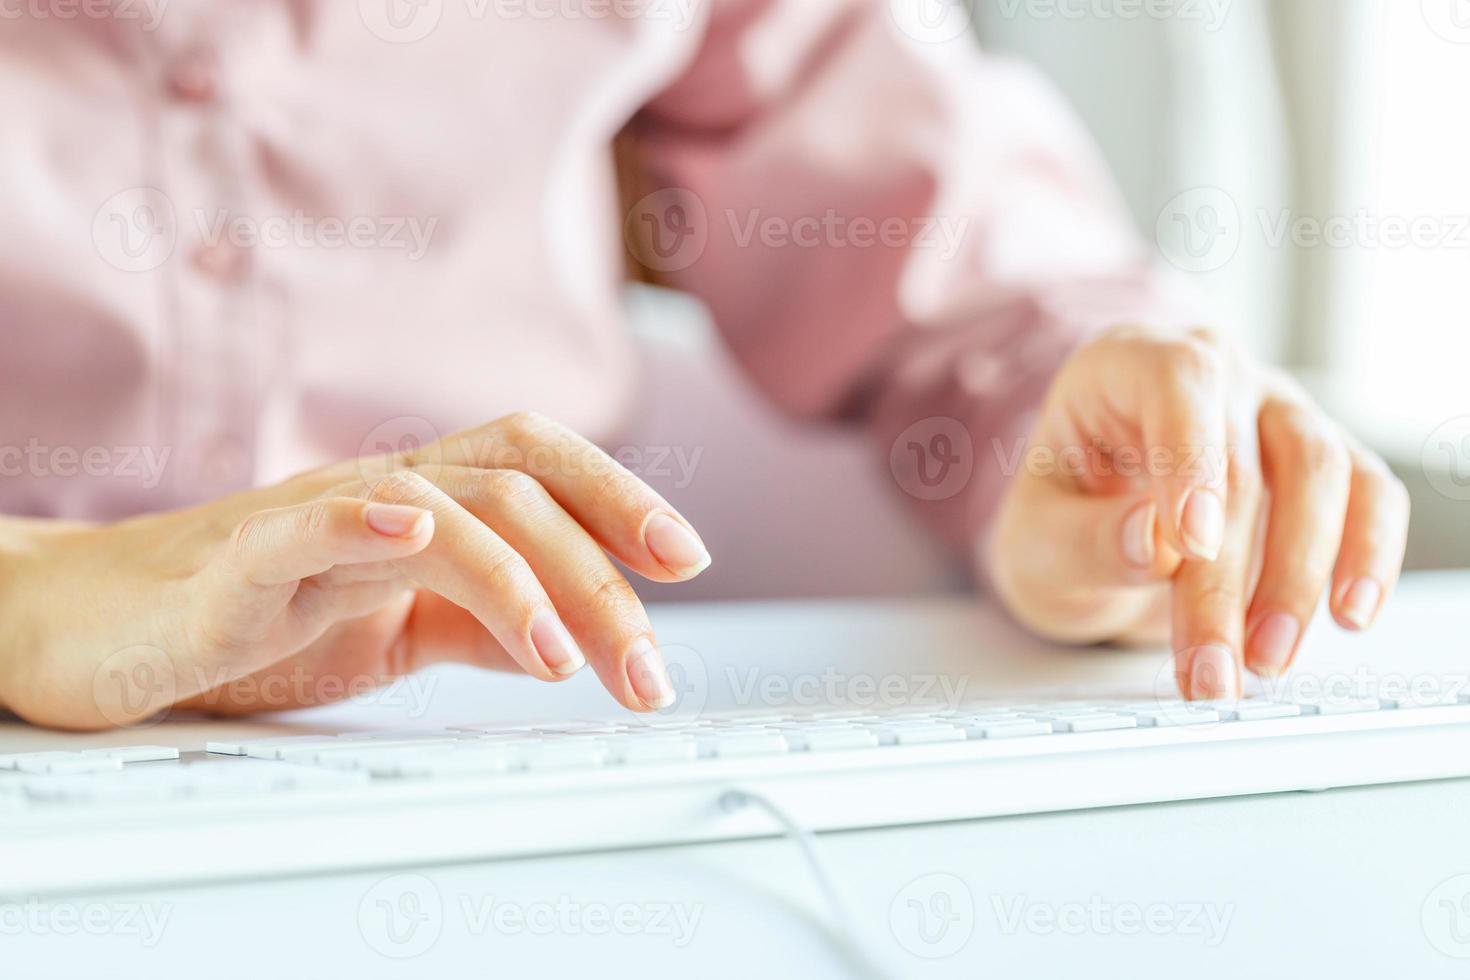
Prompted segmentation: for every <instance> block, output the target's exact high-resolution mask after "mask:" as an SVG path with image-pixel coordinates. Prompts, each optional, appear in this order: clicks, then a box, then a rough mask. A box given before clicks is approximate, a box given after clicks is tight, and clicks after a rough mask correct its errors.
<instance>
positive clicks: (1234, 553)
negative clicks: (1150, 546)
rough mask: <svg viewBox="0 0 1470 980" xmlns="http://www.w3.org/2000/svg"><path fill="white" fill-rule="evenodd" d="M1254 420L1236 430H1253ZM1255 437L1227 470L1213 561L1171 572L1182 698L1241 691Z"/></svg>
mask: <svg viewBox="0 0 1470 980" xmlns="http://www.w3.org/2000/svg"><path fill="white" fill-rule="evenodd" d="M1254 428H1255V426H1254V419H1252V420H1250V422H1249V423H1247V422H1245V421H1244V420H1242V422H1241V423H1240V424H1239V425H1238V426H1237V431H1240V432H1245V431H1250V432H1252V434H1253V433H1254ZM1254 446H1255V440H1254V439H1253V438H1252V439H1247V440H1245V441H1244V442H1242V443H1241V449H1240V451H1239V452H1237V453H1236V454H1235V455H1233V456H1232V457H1231V459H1230V463H1229V466H1228V468H1227V483H1226V500H1228V501H1229V508H1228V510H1227V512H1226V522H1225V534H1224V540H1223V541H1222V543H1221V547H1220V554H1219V557H1217V558H1216V559H1215V561H1213V562H1203V561H1186V562H1185V563H1184V564H1183V565H1182V566H1180V569H1179V572H1178V574H1176V575H1175V576H1174V593H1173V607H1174V608H1173V625H1174V651H1175V654H1174V657H1175V672H1176V674H1177V675H1178V677H1179V679H1180V688H1181V690H1182V691H1183V692H1184V694H1185V696H1186V697H1188V698H1191V699H1195V700H1199V699H1205V698H1235V697H1239V695H1240V651H1241V649H1242V646H1243V640H1244V632H1245V630H1244V626H1245V610H1246V602H1247V596H1248V595H1249V586H1250V577H1251V555H1252V552H1253V550H1254V547H1255V538H1256V530H1257V524H1258V521H1259V517H1260V505H1261V475H1260V467H1259V462H1258V460H1257V454H1256V452H1255V451H1254Z"/></svg>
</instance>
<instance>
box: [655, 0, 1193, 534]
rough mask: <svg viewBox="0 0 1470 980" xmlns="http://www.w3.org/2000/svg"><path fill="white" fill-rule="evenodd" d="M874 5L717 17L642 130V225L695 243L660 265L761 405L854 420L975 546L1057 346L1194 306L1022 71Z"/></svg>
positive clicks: (1095, 158) (1093, 155) (1090, 153)
mask: <svg viewBox="0 0 1470 980" xmlns="http://www.w3.org/2000/svg"><path fill="white" fill-rule="evenodd" d="M886 8H887V5H886V4H875V3H864V2H852V3H833V4H823V5H821V6H820V8H818V6H817V5H810V8H807V7H805V6H798V5H784V4H783V5H778V4H773V3H768V2H762V0H736V2H732V3H728V4H725V5H724V6H722V7H718V8H717V11H716V14H715V19H714V22H713V23H712V24H711V26H710V30H709V33H708V34H707V36H706V39H705V41H704V44H703V47H702V49H701V51H700V53H699V55H698V56H697V58H696V59H695V60H694V62H693V63H692V64H691V65H690V67H689V68H688V69H687V70H686V71H685V72H684V73H683V75H682V76H681V77H680V78H679V79H678V80H677V81H676V82H675V83H674V84H673V85H672V86H671V87H669V88H668V89H667V90H666V91H665V92H663V93H662V94H661V95H660V96H659V97H658V98H657V99H656V100H655V101H654V102H652V103H651V104H650V105H648V106H647V107H646V109H645V110H644V111H643V113H642V114H641V115H640V117H639V119H638V120H637V121H636V123H635V127H634V133H635V136H636V138H637V140H638V141H639V142H640V143H641V144H642V149H643V154H644V155H645V156H646V157H647V158H648V159H650V160H651V161H652V169H653V175H652V176H653V180H654V181H655V184H654V186H655V187H658V188H664V190H662V191H659V192H657V193H656V194H655V195H654V196H653V197H651V198H646V199H645V201H650V202H652V203H653V205H656V206H657V211H658V213H655V214H654V216H653V218H652V219H650V220H651V221H652V222H655V228H656V230H662V232H663V233H664V234H665V237H666V241H667V242H670V243H672V242H674V241H675V240H676V239H674V238H672V237H669V236H673V235H676V234H678V233H681V232H682V233H683V234H684V235H685V236H686V237H689V238H691V240H692V242H693V245H694V248H693V249H692V251H691V250H686V254H684V255H682V256H677V255H673V253H670V252H668V251H667V250H666V252H665V254H666V255H672V256H673V258H671V259H670V260H669V261H667V262H664V263H662V264H660V260H659V259H658V258H657V257H655V259H654V260H653V264H655V265H658V266H659V268H660V271H662V272H663V273H665V278H666V279H667V280H668V281H670V283H671V284H672V285H675V286H678V287H681V288H684V289H687V290H690V291H692V292H694V293H695V294H697V295H698V296H700V297H702V298H703V299H704V300H705V301H706V302H707V303H708V304H709V305H710V307H711V309H712V311H713V313H714V316H715V319H716V321H717V322H718V323H719V324H720V327H721V330H722V331H723V334H724V336H725V338H726V340H727V342H728V345H729V347H730V348H731V350H732V351H733V353H734V354H735V356H736V357H737V358H738V359H739V360H740V361H741V363H742V364H743V365H744V366H745V368H746V369H747V370H748V371H749V373H750V375H751V376H752V377H753V378H754V379H755V381H756V382H757V383H758V384H759V385H760V386H761V387H762V388H763V389H764V390H765V391H766V392H767V393H768V394H769V395H770V396H771V397H772V398H773V399H774V400H775V401H776V402H777V403H779V404H780V405H781V406H783V407H784V408H785V409H787V410H789V411H790V412H792V413H794V414H797V415H800V416H802V417H827V418H841V419H858V420H861V421H862V422H863V423H864V424H866V425H867V426H868V427H869V428H870V429H871V431H872V433H873V436H874V438H875V440H876V442H877V446H878V449H879V451H880V454H881V456H882V457H883V462H884V465H885V466H886V467H888V468H889V469H890V470H891V472H892V475H893V478H894V480H895V482H896V483H897V485H898V486H899V487H900V488H901V489H902V490H903V491H906V492H907V495H908V496H910V497H912V498H913V500H914V502H915V504H916V506H917V507H918V508H919V510H920V511H921V513H923V514H924V515H925V516H926V517H928V518H929V519H930V520H932V521H933V522H934V523H936V524H937V525H938V526H939V527H940V528H941V529H942V530H943V531H944V532H945V533H946V534H947V535H949V536H951V537H952V539H953V540H955V541H956V542H957V543H963V544H965V545H966V546H973V544H974V543H975V542H977V541H978V540H979V535H980V533H981V532H982V531H983V530H984V528H985V526H986V523H987V521H988V518H989V516H990V514H991V513H992V511H993V509H994V507H995V504H996V503H997V501H998V499H999V497H1000V495H1001V492H1002V490H1003V488H1004V486H1005V483H1006V481H1007V479H1008V477H1009V475H1010V473H1011V472H1012V471H1013V470H1014V467H1015V465H1016V460H1017V459H1018V458H1019V456H1018V451H1017V450H1018V446H1019V445H1020V444H1021V442H1020V441H1021V440H1023V439H1024V438H1025V436H1026V434H1027V433H1028V432H1029V429H1030V421H1031V418H1032V416H1033V414H1034V412H1035V409H1036V407H1037V406H1038V404H1039V403H1040V401H1041V398H1042V396H1043V394H1044V393H1045V390H1046V388H1047V386H1048V384H1049V382H1050V379H1051V378H1052V376H1053V375H1054V373H1055V372H1056V370H1057V368H1058V367H1059V365H1060V364H1061V362H1062V361H1063V360H1064V359H1065V358H1066V357H1067V355H1068V354H1069V353H1070V352H1071V351H1072V350H1073V349H1074V348H1075V347H1076V346H1077V345H1078V344H1079V343H1081V342H1082V341H1084V340H1085V339H1086V338H1087V337H1088V336H1089V335H1091V334H1092V333H1094V332H1095V331H1097V330H1099V329H1102V328H1105V327H1107V326H1110V325H1115V324H1119V323H1125V322H1141V321H1142V322H1151V323H1160V324H1164V323H1167V324H1178V323H1184V322H1188V321H1190V320H1192V319H1193V314H1192V311H1191V310H1190V308H1189V304H1188V303H1186V302H1184V301H1182V300H1181V299H1179V298H1177V297H1176V296H1174V295H1173V293H1174V290H1173V289H1171V288H1170V287H1168V286H1167V285H1166V284H1165V282H1164V280H1163V279H1162V277H1161V276H1160V275H1159V274H1158V273H1156V272H1155V271H1154V268H1153V265H1152V262H1151V258H1150V255H1149V253H1148V252H1147V251H1146V250H1145V249H1144V248H1143V246H1142V243H1141V242H1140V241H1139V239H1138V237H1137V235H1136V233H1135V230H1134V228H1133V226H1132V224H1131V222H1130V219H1129V217H1128V215H1127V213H1126V211H1125V209H1124V207H1123V205H1122V203H1121V199H1120V197H1119V196H1118V194H1117V193H1116V191H1115V189H1114V187H1113V185H1112V182H1111V179H1110V177H1109V175H1108V172H1107V170H1106V167H1105V166H1104V165H1103V163H1102V161H1101V159H1100V157H1099V155H1098V153H1097V152H1096V150H1095V149H1094V147H1093V145H1092V143H1091V141H1090V139H1089V137H1088V136H1087V134H1086V132H1085V131H1084V130H1083V129H1082V127H1081V126H1080V125H1079V123H1078V122H1077V121H1076V120H1075V119H1074V117H1073V116H1072V114H1071V113H1070V112H1069V110H1068V109H1067V107H1066V106H1065V105H1064V104H1063V103H1062V102H1061V100H1060V99H1059V98H1058V97H1057V95H1056V94H1054V92H1053V91H1052V89H1051V88H1050V87H1049V86H1048V85H1047V84H1046V83H1045V82H1044V81H1043V80H1042V79H1041V78H1040V77H1039V76H1038V75H1037V74H1036V73H1035V72H1033V71H1032V70H1030V69H1029V68H1027V67H1025V66H1023V65H1021V64H1018V63H1015V62H1013V61H1010V60H1006V59H1002V58H997V57H991V56H987V55H983V54H981V53H980V52H979V51H978V50H976V48H975V46H974V45H973V44H970V43H968V39H961V41H962V42H963V43H949V44H938V45H936V44H926V43H924V42H922V41H919V40H916V39H914V38H911V37H908V36H906V35H904V34H903V33H902V32H901V31H900V30H899V28H898V27H897V26H896V25H895V24H894V23H893V22H892V20H891V19H890V18H889V17H887V16H886V13H885V12H886ZM793 10H800V11H801V13H800V15H799V16H798V15H797V14H795V13H793ZM676 189H677V190H676ZM671 202H672V203H673V204H676V205H677V208H678V210H677V213H672V214H671V213H668V212H667V208H668V207H669V205H670V203H671ZM635 217H638V215H636V214H635ZM657 222H662V225H661V226H659V225H657V224H656V223H657ZM691 229H692V230H691Z"/></svg>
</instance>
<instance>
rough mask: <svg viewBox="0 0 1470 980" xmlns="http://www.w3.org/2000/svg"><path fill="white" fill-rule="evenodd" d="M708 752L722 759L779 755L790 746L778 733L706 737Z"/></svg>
mask: <svg viewBox="0 0 1470 980" xmlns="http://www.w3.org/2000/svg"><path fill="white" fill-rule="evenodd" d="M708 745H709V748H710V751H711V752H712V753H713V754H714V755H717V756H719V757H720V758H723V759H729V758H737V757H740V756H748V755H780V754H781V753H783V752H786V751H787V750H788V749H789V748H790V746H789V745H787V743H786V739H784V738H782V737H781V735H780V733H778V732H771V733H769V734H735V735H715V736H710V737H708Z"/></svg>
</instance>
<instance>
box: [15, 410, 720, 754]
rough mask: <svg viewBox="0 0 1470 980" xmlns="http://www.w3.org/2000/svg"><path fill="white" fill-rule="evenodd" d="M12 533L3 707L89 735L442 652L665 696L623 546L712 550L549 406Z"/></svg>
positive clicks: (347, 685) (327, 685) (640, 551)
mask: <svg viewBox="0 0 1470 980" xmlns="http://www.w3.org/2000/svg"><path fill="white" fill-rule="evenodd" d="M5 537H6V539H7V540H5V541H4V542H0V551H3V553H4V557H3V559H0V624H3V625H0V631H3V632H0V704H3V705H4V706H5V707H7V708H9V709H10V710H12V711H14V712H16V713H17V714H19V715H21V716H22V717H24V718H26V719H28V720H30V721H33V722H36V723H39V724H46V725H54V726H58V727H63V728H78V729H90V728H103V727H107V726H110V725H120V724H129V723H133V722H136V721H139V720H141V719H144V718H147V717H150V716H152V715H154V714H156V713H157V712H159V711H162V710H164V709H166V708H169V707H173V706H178V707H181V708H200V709H205V710H209V711H213V712H218V713H227V714H229V713H243V712H250V711H261V710H280V709H288V708H297V707H303V706H306V705H309V704H315V703H320V702H323V701H329V700H334V699H337V698H341V697H345V696H348V695H351V694H360V693H362V686H363V680H364V679H370V681H371V682H373V683H381V682H382V681H384V680H386V679H389V678H392V677H396V676H400V675H402V674H406V673H409V672H411V671H413V670H416V669H418V668H420V667H422V666H424V665H426V664H429V663H433V662H436V661H442V660H459V661H465V662H470V663H474V664H478V665H481V666H485V667H492V668H501V669H512V670H514V669H518V670H521V671H524V672H525V673H528V674H530V675H532V676H533V677H536V678H539V679H541V680H544V681H556V680H561V679H564V678H566V677H569V676H571V675H572V674H574V673H576V672H577V671H578V670H579V669H580V668H581V667H582V666H583V665H584V664H585V663H587V662H590V663H591V664H592V667H593V669H594V670H596V671H597V674H598V676H599V677H600V678H601V680H602V683H603V685H604V686H605V687H606V688H607V689H608V691H609V692H611V693H612V695H613V697H614V698H615V699H617V701H618V702H619V703H621V704H623V705H624V706H626V707H628V708H630V709H633V710H635V711H642V710H649V709H652V708H657V707H662V706H664V705H665V704H667V703H668V702H669V701H671V700H672V699H673V689H672V687H671V685H670V683H669V679H668V674H667V670H666V668H665V666H664V664H663V660H662V658H661V657H660V655H659V653H658V651H657V649H656V647H655V645H654V635H653V629H652V628H651V626H650V625H649V622H648V617H647V615H646V613H645V612H644V609H643V606H642V604H641V603H640V602H639V600H638V598H637V596H636V595H635V594H634V592H633V589H632V587H631V586H630V585H629V584H628V582H627V580H626V579H625V578H624V577H623V575H622V573H621V572H619V570H618V569H617V567H615V566H614V565H613V563H612V562H611V561H610V560H609V558H608V555H609V554H611V555H613V556H614V557H616V558H617V559H618V560H619V561H621V562H622V563H623V564H624V565H626V566H627V567H628V568H630V569H632V570H633V571H635V572H637V573H638V574H640V575H642V576H644V577H645V578H649V579H652V580H654V581H659V582H678V581H683V580H686V579H689V578H692V577H693V576H695V575H697V574H698V573H699V572H700V571H702V570H703V569H704V568H705V567H706V566H707V565H708V564H709V560H710V559H709V555H708V553H707V552H706V550H705V548H704V545H703V543H702V542H701V541H700V539H699V536H698V535H697V534H695V532H694V530H693V528H692V527H691V526H690V525H689V523H688V522H687V521H685V520H684V519H683V517H681V516H680V515H679V514H678V513H677V512H676V511H675V510H674V509H673V508H672V507H671V506H670V505H669V504H668V503H667V502H666V501H664V500H663V498H662V497H660V496H659V495H658V494H657V493H655V492H654V491H653V490H652V489H650V488H649V487H648V486H647V485H645V484H644V483H643V482H642V481H641V480H639V479H638V478H637V477H635V476H634V475H633V474H632V473H630V472H628V471H627V470H626V469H624V468H623V467H622V466H620V465H618V464H617V463H616V462H615V461H614V460H613V459H612V458H611V457H609V456H608V455H607V454H606V453H604V452H602V450H600V449H598V448H597V447H596V446H594V445H592V444H591V443H590V442H588V441H587V440H585V439H583V438H581V437H580V436H577V435H576V434H574V433H572V432H570V431H569V430H567V429H566V428H564V427H562V426H560V425H558V424H556V423H554V422H551V421H549V420H547V419H545V418H543V417H541V416H539V415H535V414H532V413H520V414H516V415H511V416H508V417H506V418H503V419H500V420H498V421H496V422H492V423H490V424H488V425H485V426H482V427H480V428H477V429H473V430H470V431H467V432H464V433H461V434H459V435H455V436H450V437H449V438H447V439H442V440H440V441H438V442H436V443H433V444H431V445H428V446H424V447H422V448H420V449H417V450H414V451H412V452H408V453H395V454H388V455H384V456H381V457H370V458H363V459H356V460H348V461H345V462H342V463H338V464H334V465H332V466H328V467H324V468H322V469H319V470H314V471H311V472H308V473H305V474H302V475H300V476H297V477H294V478H292V479H290V480H287V481H286V482H284V483H281V484H278V485H276V486H272V487H265V488H260V489H256V490H251V491H247V492H244V493H240V494H236V495H233V496H230V497H226V498H223V499H221V500H218V501H214V502H212V503H209V504H205V505H202V506H199V507H194V508H191V509H188V510H182V511H176V512H170V513H163V514H156V515H149V516H145V517H139V518H135V519H133V520H128V521H124V522H121V523H118V524H111V525H79V524H60V523H53V522H16V523H15V524H14V525H13V526H11V527H8V528H7V529H6V535H5Z"/></svg>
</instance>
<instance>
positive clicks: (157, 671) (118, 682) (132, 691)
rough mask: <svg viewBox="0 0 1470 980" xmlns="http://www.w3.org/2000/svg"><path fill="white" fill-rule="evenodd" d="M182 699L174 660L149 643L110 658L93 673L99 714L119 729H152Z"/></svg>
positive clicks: (127, 648)
mask: <svg viewBox="0 0 1470 980" xmlns="http://www.w3.org/2000/svg"><path fill="white" fill-rule="evenodd" d="M178 697H179V682H178V671H177V669H176V668H175V667H174V662H173V659H172V658H171V657H169V655H168V654H167V653H165V652H164V651H163V650H161V649H159V648H158V647H155V646H150V645H148V644H137V645H135V646H130V647H126V648H124V649H122V650H119V651H117V652H116V653H114V654H111V655H110V656H108V657H107V658H106V659H105V660H103V661H102V663H100V664H98V665H97V669H96V671H94V672H93V674H92V699H93V703H94V704H95V705H96V706H97V711H98V713H99V714H100V715H101V716H102V717H103V718H105V719H106V720H107V722H108V723H109V724H111V725H113V726H114V727H117V728H134V729H136V728H148V727H150V726H152V725H156V724H157V723H158V722H159V721H161V720H162V718H163V713H164V712H165V711H166V710H167V709H168V707H169V706H170V705H172V704H173V703H174V702H175V701H177V700H178Z"/></svg>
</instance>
